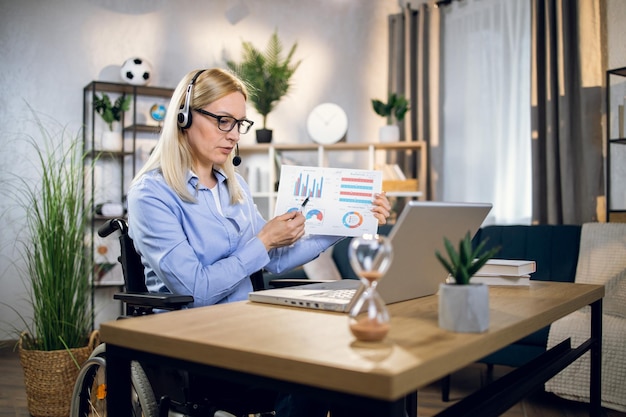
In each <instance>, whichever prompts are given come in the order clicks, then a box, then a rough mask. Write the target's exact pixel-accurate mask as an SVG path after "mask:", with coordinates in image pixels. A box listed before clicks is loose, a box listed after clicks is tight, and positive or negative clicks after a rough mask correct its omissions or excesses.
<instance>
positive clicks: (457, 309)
mask: <svg viewBox="0 0 626 417" xmlns="http://www.w3.org/2000/svg"><path fill="white" fill-rule="evenodd" d="M485 244H486V240H485V241H482V242H481V243H480V244H479V245H478V246H477V247H476V248H475V249H472V240H471V237H470V234H469V232H468V233H467V234H466V235H465V237H464V238H463V239H461V241H460V242H459V249H458V251H457V250H455V248H454V246H453V245H452V243H451V242H450V241H449V240H448V239H447V238H444V245H445V248H446V252H447V255H448V258H445V257H444V256H443V255H442V254H441V253H440V252H439V251H436V252H435V255H436V256H437V259H438V260H439V262H441V264H442V265H443V267H444V268H445V269H446V271H448V273H449V274H450V275H449V279H448V281H450V282H446V283H441V284H440V286H439V327H441V328H443V329H446V330H450V331H454V332H469V333H480V332H484V331H485V330H487V329H488V328H489V288H488V286H487V285H486V284H482V283H480V284H472V283H471V282H470V281H471V278H472V276H473V275H474V274H475V273H476V272H478V270H479V269H480V268H481V267H482V266H483V265H484V264H485V263H486V262H487V261H488V260H489V259H490V258H492V257H493V256H494V255H495V254H496V253H497V252H498V251H499V250H500V248H497V247H496V248H492V249H490V250H488V251H485V250H484V247H485Z"/></svg>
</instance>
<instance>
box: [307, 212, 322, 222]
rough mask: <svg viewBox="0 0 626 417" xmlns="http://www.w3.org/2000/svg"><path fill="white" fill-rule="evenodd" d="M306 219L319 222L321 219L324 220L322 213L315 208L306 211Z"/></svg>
mask: <svg viewBox="0 0 626 417" xmlns="http://www.w3.org/2000/svg"><path fill="white" fill-rule="evenodd" d="M306 220H307V221H311V222H319V223H321V222H322V221H324V214H323V213H322V212H321V211H319V210H317V209H313V210H309V211H308V212H307V213H306Z"/></svg>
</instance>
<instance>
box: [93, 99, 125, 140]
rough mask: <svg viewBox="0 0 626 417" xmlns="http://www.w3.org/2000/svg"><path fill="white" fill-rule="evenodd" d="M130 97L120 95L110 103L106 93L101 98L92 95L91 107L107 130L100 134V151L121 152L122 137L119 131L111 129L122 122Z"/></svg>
mask: <svg viewBox="0 0 626 417" xmlns="http://www.w3.org/2000/svg"><path fill="white" fill-rule="evenodd" d="M130 100H131V97H130V96H126V94H122V95H121V96H119V97H118V98H117V99H116V100H115V101H111V99H110V98H109V96H108V95H107V94H106V93H102V96H101V97H100V96H98V95H97V94H94V98H93V107H94V110H95V111H96V113H98V114H99V115H100V116H101V117H102V120H104V122H105V123H106V125H107V126H108V128H109V130H107V131H104V132H102V144H101V146H102V149H103V150H108V151H121V150H122V135H121V133H120V132H119V131H115V130H114V129H113V125H114V124H115V122H119V121H121V120H122V114H124V112H125V111H128V109H129V108H130Z"/></svg>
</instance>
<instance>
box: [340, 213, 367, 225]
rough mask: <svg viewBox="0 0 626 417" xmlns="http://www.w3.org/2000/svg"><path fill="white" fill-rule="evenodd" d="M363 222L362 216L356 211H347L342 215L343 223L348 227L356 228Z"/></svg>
mask: <svg viewBox="0 0 626 417" xmlns="http://www.w3.org/2000/svg"><path fill="white" fill-rule="evenodd" d="M362 224H363V216H362V215H361V213H359V212H357V211H349V212H347V213H346V214H345V215H344V216H343V225H344V226H346V227H347V228H348V229H356V228H357V227H359V226H361V225H362Z"/></svg>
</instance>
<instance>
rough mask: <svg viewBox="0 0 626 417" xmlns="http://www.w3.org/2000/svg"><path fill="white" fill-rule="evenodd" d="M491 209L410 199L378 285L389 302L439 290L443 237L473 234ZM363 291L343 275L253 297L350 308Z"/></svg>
mask: <svg viewBox="0 0 626 417" xmlns="http://www.w3.org/2000/svg"><path fill="white" fill-rule="evenodd" d="M490 210H491V204H488V203H448V202H434V201H410V202H409V203H408V204H407V205H406V206H405V207H404V209H403V210H402V213H401V214H400V216H399V217H398V220H397V222H396V224H395V225H394V226H393V228H392V229H391V232H390V233H389V239H390V240H391V245H392V247H393V260H392V261H391V265H390V267H389V270H388V271H387V273H386V274H385V275H384V276H383V277H382V278H381V280H380V282H379V284H378V291H379V294H380V295H381V297H382V298H383V300H384V301H385V302H386V303H387V304H392V303H397V302H400V301H405V300H411V299H414V298H419V297H424V296H427V295H433V294H435V293H436V292H437V291H438V289H439V284H440V283H441V282H444V281H445V280H446V278H447V276H448V273H447V271H446V270H445V269H444V267H443V266H442V265H441V264H440V263H439V261H438V260H437V257H436V256H435V251H436V250H439V251H440V252H441V253H445V249H444V243H443V240H444V237H446V238H448V239H449V240H450V241H451V242H454V243H456V242H458V241H460V240H461V239H462V238H463V237H464V236H465V234H466V233H467V232H469V233H470V235H471V236H473V235H474V234H475V233H476V231H477V230H478V229H479V227H480V226H481V224H482V223H483V221H484V220H485V218H486V217H487V214H488V213H489V211H490ZM361 290H362V286H361V282H360V281H359V280H355V279H343V280H339V281H330V282H325V283H315V284H307V285H300V286H295V287H287V288H273V289H269V290H262V291H255V292H251V293H250V294H249V295H248V299H249V300H250V301H253V302H259V303H268V304H278V305H286V306H294V307H303V308H312V309H318V310H327V311H338V312H348V311H350V308H351V307H352V303H353V302H355V301H356V300H357V299H358V296H359V294H358V292H359V291H361Z"/></svg>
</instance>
